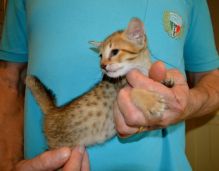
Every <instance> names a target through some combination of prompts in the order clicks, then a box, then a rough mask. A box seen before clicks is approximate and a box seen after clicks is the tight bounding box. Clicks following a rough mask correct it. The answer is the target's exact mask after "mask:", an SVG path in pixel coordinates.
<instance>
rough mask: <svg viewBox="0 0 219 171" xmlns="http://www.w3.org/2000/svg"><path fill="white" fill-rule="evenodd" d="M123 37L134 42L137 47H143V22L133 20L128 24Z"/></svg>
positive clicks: (136, 19)
mask: <svg viewBox="0 0 219 171" xmlns="http://www.w3.org/2000/svg"><path fill="white" fill-rule="evenodd" d="M125 35H126V36H127V38H128V39H129V40H131V41H134V42H135V43H137V44H138V45H140V46H142V45H144V43H145V31H144V24H143V22H142V21H141V20H140V19H138V18H133V19H132V20H131V21H130V22H129V24H128V28H127V29H126V30H125Z"/></svg>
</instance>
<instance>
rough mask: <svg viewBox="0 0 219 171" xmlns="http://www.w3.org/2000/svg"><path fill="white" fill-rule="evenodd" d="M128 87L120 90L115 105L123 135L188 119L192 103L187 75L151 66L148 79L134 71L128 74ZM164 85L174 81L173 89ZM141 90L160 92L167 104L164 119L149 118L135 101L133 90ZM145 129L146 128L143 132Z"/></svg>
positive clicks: (156, 65)
mask: <svg viewBox="0 0 219 171" xmlns="http://www.w3.org/2000/svg"><path fill="white" fill-rule="evenodd" d="M126 78H127V81H128V83H129V86H126V87H125V88H123V89H121V90H120V92H119V95H118V97H117V103H115V106H114V117H115V123H116V129H117V131H118V133H119V134H120V135H121V136H129V135H132V134H134V133H136V132H138V131H139V129H140V128H141V131H143V130H145V131H147V130H152V129H157V128H163V127H167V126H168V125H171V124H175V123H177V122H180V121H182V120H184V119H185V114H186V110H187V105H188V100H189V87H188V84H187V82H186V80H185V78H184V76H183V75H182V74H181V73H180V72H179V71H178V70H176V69H171V70H167V69H166V68H165V66H164V64H163V63H162V62H156V63H154V64H153V65H152V67H151V69H150V72H149V78H148V77H147V76H144V75H143V74H142V73H141V72H139V71H137V70H133V71H131V72H129V73H128V75H127V77H126ZM163 80H165V81H164V83H165V85H166V84H168V83H170V82H171V80H174V86H173V87H168V86H165V85H163V84H161V82H162V81H163ZM133 88H139V89H144V90H149V91H154V92H158V93H159V94H160V95H161V96H163V98H164V100H165V101H166V107H165V111H164V112H163V113H162V115H161V117H158V118H156V119H155V118H149V117H148V118H147V117H145V115H144V114H143V112H142V111H140V110H139V109H138V108H137V107H136V106H135V105H134V104H133V102H132V100H131V91H132V89H133ZM142 128H144V129H142Z"/></svg>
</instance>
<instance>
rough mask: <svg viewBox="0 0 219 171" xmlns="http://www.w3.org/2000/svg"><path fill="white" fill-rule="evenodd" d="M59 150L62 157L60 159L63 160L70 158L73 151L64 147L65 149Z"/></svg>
mask: <svg viewBox="0 0 219 171" xmlns="http://www.w3.org/2000/svg"><path fill="white" fill-rule="evenodd" d="M59 150H60V155H59V157H60V158H61V159H66V158H69V156H70V155H71V151H70V149H69V148H66V147H63V148H61V149H59Z"/></svg>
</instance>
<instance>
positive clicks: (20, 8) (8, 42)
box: [0, 0, 27, 62]
mask: <svg viewBox="0 0 219 171" xmlns="http://www.w3.org/2000/svg"><path fill="white" fill-rule="evenodd" d="M0 59H1V60H6V61H10V62H26V61H27V28H26V14H25V5H24V1H23V0H8V4H7V11H6V16H5V20H4V26H3V32H2V38H1V43H0Z"/></svg>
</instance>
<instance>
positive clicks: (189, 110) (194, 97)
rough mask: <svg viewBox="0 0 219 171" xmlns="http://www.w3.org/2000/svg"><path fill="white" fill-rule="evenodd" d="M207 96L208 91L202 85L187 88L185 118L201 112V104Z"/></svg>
mask: <svg viewBox="0 0 219 171" xmlns="http://www.w3.org/2000/svg"><path fill="white" fill-rule="evenodd" d="M208 98H209V95H208V92H207V91H206V90H205V88H203V87H195V88H192V89H190V90H189V97H188V103H187V107H186V109H185V119H191V118H194V117H197V116H199V115H201V114H202V112H204V111H203V106H204V104H205V103H206V102H207V100H208Z"/></svg>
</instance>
